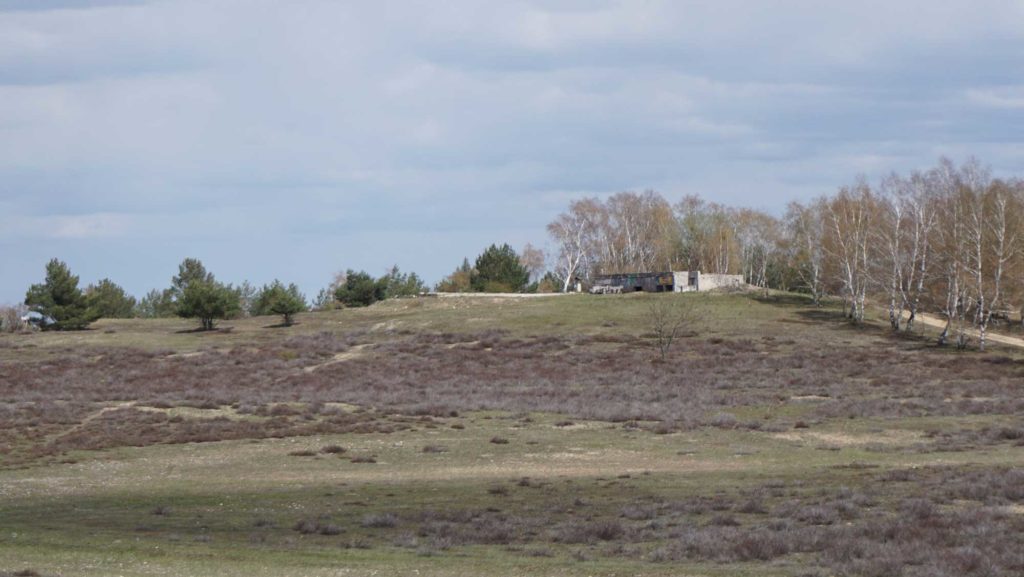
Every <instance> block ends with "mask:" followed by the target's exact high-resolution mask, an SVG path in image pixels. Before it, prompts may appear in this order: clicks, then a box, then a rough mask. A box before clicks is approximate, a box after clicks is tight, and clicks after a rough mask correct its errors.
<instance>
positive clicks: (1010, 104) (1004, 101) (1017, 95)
mask: <svg viewBox="0 0 1024 577" xmlns="http://www.w3.org/2000/svg"><path fill="white" fill-rule="evenodd" d="M967 99H968V101H970V102H971V103H972V104H977V105H978V106H985V107H989V108H999V109H1007V110H1014V109H1020V108H1024V87H1021V86H1013V87H1005V88H996V89H991V88H974V89H970V90H968V91H967Z"/></svg>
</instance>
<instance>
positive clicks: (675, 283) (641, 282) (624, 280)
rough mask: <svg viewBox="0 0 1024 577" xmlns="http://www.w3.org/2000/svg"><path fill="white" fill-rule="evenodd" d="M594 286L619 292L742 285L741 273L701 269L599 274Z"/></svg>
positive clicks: (709, 288) (688, 290)
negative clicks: (719, 272) (723, 272)
mask: <svg viewBox="0 0 1024 577" xmlns="http://www.w3.org/2000/svg"><path fill="white" fill-rule="evenodd" d="M594 286H598V287H621V289H622V292H634V291H638V290H640V291H643V292H664V291H674V292H690V291H708V290H714V289H719V288H740V287H743V286H745V283H744V282H743V275H738V274H703V273H701V272H700V271H694V270H690V271H687V270H684V271H673V272H645V273H627V274H608V275H598V276H597V277H596V278H595V279H594Z"/></svg>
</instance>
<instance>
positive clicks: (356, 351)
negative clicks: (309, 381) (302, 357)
mask: <svg viewBox="0 0 1024 577" xmlns="http://www.w3.org/2000/svg"><path fill="white" fill-rule="evenodd" d="M371 346H372V345H370V344H364V345H356V346H354V347H352V348H350V349H348V350H347V351H345V352H342V353H338V354H336V355H334V356H333V357H331V360H329V361H327V362H325V363H320V364H319V365H312V366H309V367H304V368H303V369H302V370H303V372H306V373H312V372H313V371H315V370H317V369H321V368H323V367H328V366H331V365H336V364H338V363H344V362H345V361H351V360H352V359H358V358H359V357H361V356H363V355H365V354H366V349H367V348H369V347H371Z"/></svg>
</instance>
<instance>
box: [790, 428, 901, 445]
mask: <svg viewBox="0 0 1024 577" xmlns="http://www.w3.org/2000/svg"><path fill="white" fill-rule="evenodd" d="M772 437H774V438H776V439H782V440H784V441H798V442H816V443H826V444H829V445H834V446H840V447H851V446H856V445H871V444H876V443H882V444H887V445H898V444H902V443H910V442H913V441H915V440H917V439H918V438H919V437H920V434H919V433H915V432H911V431H896V430H889V431H883V432H881V433H865V434H851V433H826V432H819V431H789V432H785V433H775V434H773V435H772Z"/></svg>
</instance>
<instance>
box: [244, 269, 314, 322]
mask: <svg viewBox="0 0 1024 577" xmlns="http://www.w3.org/2000/svg"><path fill="white" fill-rule="evenodd" d="M307 310H309V309H308V307H307V306H306V297H305V296H304V295H303V294H302V293H301V292H299V287H297V286H296V285H295V284H294V283H293V284H290V285H288V286H287V287H285V286H284V284H282V283H281V281H279V280H276V279H275V280H274V282H273V283H271V284H269V285H263V288H261V289H260V291H259V292H258V293H257V294H256V298H255V300H254V301H253V308H252V314H253V315H254V316H259V315H281V316H283V317H284V324H285V325H286V326H291V324H292V323H293V321H294V316H295V314H296V313H301V312H305V311H307Z"/></svg>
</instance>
